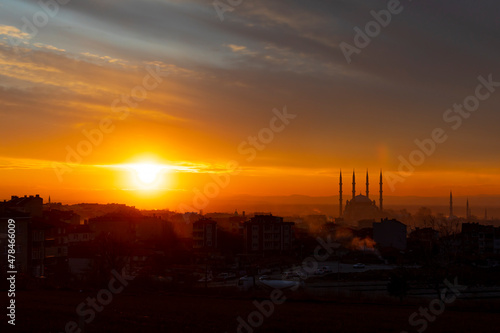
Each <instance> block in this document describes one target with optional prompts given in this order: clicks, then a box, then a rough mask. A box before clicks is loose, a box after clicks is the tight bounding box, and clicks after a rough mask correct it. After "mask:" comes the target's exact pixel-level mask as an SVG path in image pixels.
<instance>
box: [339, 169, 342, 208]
mask: <svg viewBox="0 0 500 333" xmlns="http://www.w3.org/2000/svg"><path fill="white" fill-rule="evenodd" d="M339 217H342V169H341V170H340V180H339Z"/></svg>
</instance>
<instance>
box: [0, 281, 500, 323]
mask: <svg viewBox="0 0 500 333" xmlns="http://www.w3.org/2000/svg"><path fill="white" fill-rule="evenodd" d="M210 289H212V288H210ZM202 292H203V293H205V294H202ZM96 294H97V291H89V292H83V293H79V292H75V291H47V290H36V291H22V292H19V293H18V294H17V304H18V311H17V318H16V319H17V320H16V326H15V329H14V330H12V326H9V328H8V330H7V332H47V333H48V332H64V327H65V325H66V323H67V322H68V321H76V322H78V316H77V314H76V311H75V309H76V307H77V306H78V304H80V303H81V302H84V301H85V299H86V298H87V297H89V296H90V297H95V296H96ZM254 297H255V298H257V300H258V301H259V302H262V301H264V300H266V299H267V298H268V297H269V293H268V292H265V291H260V292H259V294H255V295H253V296H252V294H241V293H233V292H231V293H228V292H227V291H224V292H220V291H214V290H213V289H212V290H211V291H208V292H205V291H200V292H198V293H171V292H153V291H148V292H138V291H135V290H134V291H124V292H123V293H121V294H118V295H115V296H114V298H113V300H112V302H111V303H110V304H108V305H107V306H105V308H104V310H103V311H102V312H97V313H96V317H95V319H94V320H93V321H92V322H91V323H89V324H88V325H86V327H85V332H221V333H222V332H236V331H237V328H238V322H237V318H238V316H241V317H242V318H244V319H246V318H247V317H248V315H249V314H250V313H251V312H253V311H255V310H256V307H255V305H254V304H253V299H254ZM285 297H287V300H286V301H285V302H284V303H283V304H281V305H275V306H274V311H273V313H272V314H271V315H270V316H269V317H264V322H263V324H262V325H261V326H260V327H257V328H255V329H253V331H254V332H371V333H374V332H401V331H404V330H406V331H408V332H416V329H415V327H411V326H410V325H409V324H408V318H409V316H410V315H411V314H412V313H413V312H415V311H418V309H419V307H420V306H423V307H427V306H428V305H429V300H428V299H424V300H421V301H420V300H418V301H416V300H412V301H406V302H405V301H403V303H401V304H400V303H399V302H398V301H395V300H394V301H392V300H388V299H385V298H381V299H380V301H379V300H377V299H356V298H344V299H337V300H325V299H308V298H306V297H304V296H303V295H302V294H301V293H300V292H295V293H288V294H286V296H285ZM498 305H499V304H498V302H497V303H492V302H476V301H473V302H470V301H469V302H462V301H457V302H455V303H453V304H451V305H447V306H446V308H445V310H444V312H443V313H442V314H440V315H439V316H437V317H436V319H435V320H434V322H431V323H429V326H428V328H427V330H426V332H453V333H456V332H493V331H495V327H497V326H498V324H500V317H499V315H500V314H499V312H500V307H499V306H498ZM4 318H5V317H4ZM4 325H5V319H2V326H4ZM418 327H420V326H418ZM2 332H5V330H3V329H2ZM241 332H249V331H248V330H245V329H242V330H241Z"/></svg>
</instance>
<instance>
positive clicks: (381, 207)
mask: <svg viewBox="0 0 500 333" xmlns="http://www.w3.org/2000/svg"><path fill="white" fill-rule="evenodd" d="M379 185H380V191H379V193H380V199H379V200H380V211H383V210H384V207H383V206H382V202H383V199H382V170H380V183H379Z"/></svg>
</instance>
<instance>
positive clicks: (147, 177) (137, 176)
mask: <svg viewBox="0 0 500 333" xmlns="http://www.w3.org/2000/svg"><path fill="white" fill-rule="evenodd" d="M127 166H128V167H129V169H131V170H132V171H133V177H134V180H135V184H136V185H137V186H138V187H140V188H142V189H148V188H157V187H159V186H161V185H163V184H164V182H165V173H166V172H167V171H168V169H169V168H168V167H167V166H165V165H162V164H157V163H134V164H128V165H127Z"/></svg>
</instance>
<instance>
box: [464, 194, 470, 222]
mask: <svg viewBox="0 0 500 333" xmlns="http://www.w3.org/2000/svg"><path fill="white" fill-rule="evenodd" d="M465 217H466V218H467V219H469V217H470V215H469V198H467V204H466V206H465Z"/></svg>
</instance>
